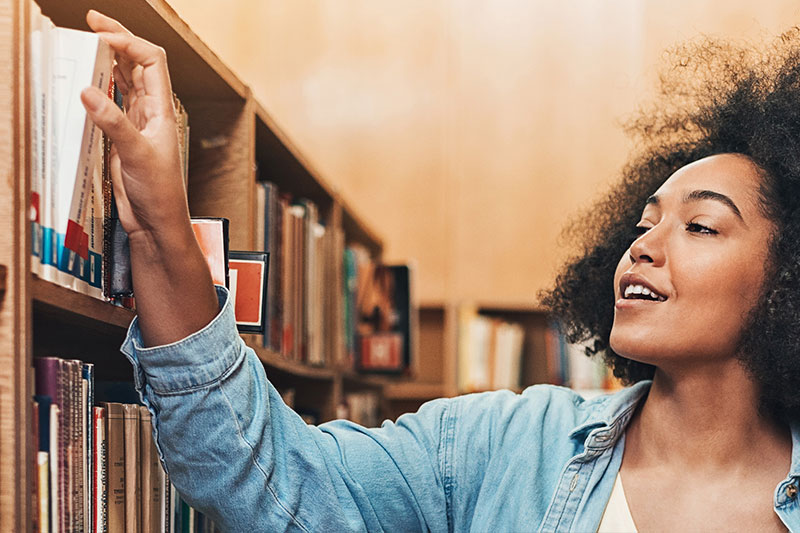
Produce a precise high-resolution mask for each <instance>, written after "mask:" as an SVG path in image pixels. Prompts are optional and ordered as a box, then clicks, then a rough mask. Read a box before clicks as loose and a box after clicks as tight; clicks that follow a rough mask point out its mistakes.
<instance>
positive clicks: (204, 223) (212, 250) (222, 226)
mask: <svg viewBox="0 0 800 533" xmlns="http://www.w3.org/2000/svg"><path fill="white" fill-rule="evenodd" d="M192 230H194V235H195V237H196V238H197V243H198V244H199V245H200V249H201V250H202V251H203V255H204V256H205V258H206V262H207V263H208V269H209V270H210V271H211V278H212V279H213V281H214V284H215V285H222V286H223V287H227V286H228V219H227V218H211V217H192Z"/></svg>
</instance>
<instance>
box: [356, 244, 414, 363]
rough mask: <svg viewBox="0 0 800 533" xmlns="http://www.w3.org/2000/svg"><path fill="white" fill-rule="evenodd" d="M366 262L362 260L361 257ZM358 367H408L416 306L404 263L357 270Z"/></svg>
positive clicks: (406, 266) (412, 341) (409, 273)
mask: <svg viewBox="0 0 800 533" xmlns="http://www.w3.org/2000/svg"><path fill="white" fill-rule="evenodd" d="M362 264H368V263H366V259H364V260H362ZM359 277H360V278H361V279H359V288H360V292H359V294H358V298H359V299H360V304H359V308H360V317H359V318H360V321H359V325H358V331H359V336H358V348H359V350H358V354H357V355H358V357H357V359H356V360H357V363H358V368H359V369H360V370H365V371H381V372H393V373H398V372H403V371H405V370H406V369H408V368H410V366H411V358H412V347H413V346H414V334H415V328H414V324H416V318H415V317H416V309H415V308H414V307H413V306H412V303H411V269H410V268H409V267H408V265H372V266H370V267H366V268H363V269H362V270H361V271H359Z"/></svg>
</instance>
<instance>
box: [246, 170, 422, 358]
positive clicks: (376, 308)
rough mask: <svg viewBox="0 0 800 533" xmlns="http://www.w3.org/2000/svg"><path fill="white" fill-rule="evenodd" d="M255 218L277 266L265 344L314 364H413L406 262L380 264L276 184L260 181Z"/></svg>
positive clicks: (270, 288)
mask: <svg viewBox="0 0 800 533" xmlns="http://www.w3.org/2000/svg"><path fill="white" fill-rule="evenodd" d="M256 217H257V218H256V228H257V233H256V243H257V244H256V246H257V247H260V246H263V250H264V251H266V252H268V253H269V254H270V264H271V267H270V272H271V275H270V279H269V283H268V285H267V304H266V310H267V311H266V313H267V328H266V332H265V335H264V339H263V344H264V346H265V347H267V348H270V349H271V350H273V351H274V352H277V353H280V354H281V355H283V356H284V357H286V358H287V359H291V360H295V361H303V362H306V363H308V364H311V365H331V366H338V367H353V366H356V367H358V368H361V369H365V370H375V369H379V370H387V369H388V370H393V371H402V370H404V369H405V368H407V367H408V365H409V361H410V359H411V357H412V355H411V351H412V346H413V341H412V336H413V324H414V320H413V308H412V306H411V296H410V270H409V269H408V267H407V266H405V265H400V266H387V265H380V264H378V263H377V262H376V261H375V259H374V258H373V257H372V256H371V254H370V253H369V251H368V250H367V249H366V248H365V247H363V246H361V245H358V244H350V245H346V244H345V235H344V232H343V230H342V229H341V228H340V227H337V226H336V225H335V224H326V223H325V221H324V220H323V218H324V217H323V216H322V215H321V214H320V210H319V208H318V207H317V205H316V204H314V203H313V202H311V201H309V200H307V199H302V198H299V199H293V198H292V197H291V196H290V195H288V194H285V193H282V192H281V191H280V190H279V189H278V187H277V185H275V184H274V183H271V182H265V181H259V182H257V187H256ZM378 337H380V339H378ZM373 346H375V348H374V349H373ZM373 354H374V356H373Z"/></svg>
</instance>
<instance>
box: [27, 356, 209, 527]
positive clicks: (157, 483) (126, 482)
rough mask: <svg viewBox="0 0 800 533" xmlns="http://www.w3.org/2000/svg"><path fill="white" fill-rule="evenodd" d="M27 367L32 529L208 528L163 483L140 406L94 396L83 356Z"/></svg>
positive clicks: (52, 359)
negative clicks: (31, 379)
mask: <svg viewBox="0 0 800 533" xmlns="http://www.w3.org/2000/svg"><path fill="white" fill-rule="evenodd" d="M34 367H35V391H36V395H35V396H34V404H33V413H34V415H33V420H32V426H31V427H32V431H33V433H34V438H33V442H35V443H37V444H38V448H37V453H36V454H35V460H36V466H35V469H36V470H35V471H36V472H37V474H38V475H37V476H35V478H34V479H35V483H34V485H33V494H32V497H33V502H34V504H35V514H34V531H39V532H50V533H63V532H106V531H108V532H124V533H144V532H192V533H194V532H196V531H213V530H214V528H215V526H214V524H213V523H212V522H211V521H210V520H208V519H206V518H205V517H203V516H202V515H200V514H199V513H195V512H194V510H192V509H191V508H190V507H189V506H188V504H186V502H184V501H183V500H182V499H181V497H180V495H179V494H178V493H177V491H176V490H175V488H174V487H173V486H172V485H171V484H170V482H169V479H168V476H167V475H166V473H165V472H164V470H163V468H162V465H161V462H160V460H159V456H158V452H157V450H156V446H155V442H154V439H153V430H152V425H151V414H150V411H149V410H148V409H147V408H146V407H145V406H143V405H138V404H132V403H119V402H97V403H96V402H95V399H96V398H95V396H96V387H95V380H94V365H93V364H91V363H85V362H82V361H79V360H66V359H60V358H57V357H43V358H36V359H35V360H34Z"/></svg>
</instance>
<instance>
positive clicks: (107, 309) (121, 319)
mask: <svg viewBox="0 0 800 533" xmlns="http://www.w3.org/2000/svg"><path fill="white" fill-rule="evenodd" d="M31 286H32V288H33V301H34V307H35V308H40V309H41V310H42V311H45V312H47V313H48V314H50V315H53V314H56V315H60V316H61V317H62V318H64V320H65V321H67V322H86V321H90V322H95V323H97V324H106V325H111V326H116V327H118V328H123V329H125V328H127V327H128V325H130V323H131V320H133V317H134V316H136V313H135V312H134V311H131V310H130V309H124V308H122V307H117V306H116V305H113V304H111V303H109V302H103V301H100V300H98V299H97V298H92V297H91V296H87V295H85V294H81V293H78V292H75V291H73V290H71V289H68V288H66V287H61V286H60V285H56V284H55V283H51V282H49V281H45V280H42V279H39V278H37V277H35V276H34V277H33V283H32V284H31Z"/></svg>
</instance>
